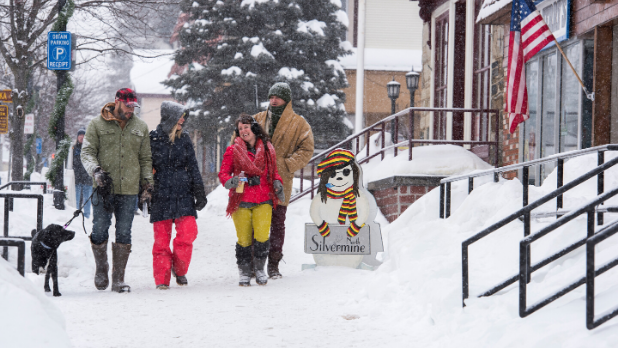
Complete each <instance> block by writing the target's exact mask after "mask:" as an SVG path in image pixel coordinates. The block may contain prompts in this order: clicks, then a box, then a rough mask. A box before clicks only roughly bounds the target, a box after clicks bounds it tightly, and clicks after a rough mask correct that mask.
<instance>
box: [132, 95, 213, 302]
mask: <svg viewBox="0 0 618 348" xmlns="http://www.w3.org/2000/svg"><path fill="white" fill-rule="evenodd" d="M186 117H187V114H186V113H185V110H184V107H183V106H182V105H180V104H178V103H174V102H170V101H164V102H163V104H162V105H161V123H160V124H159V125H158V126H157V129H156V130H153V131H152V132H150V146H151V149H152V166H153V169H154V172H155V173H154V184H155V186H154V187H155V189H154V194H153V196H152V214H151V215H150V222H152V223H153V224H154V225H153V229H154V245H153V247H152V268H153V274H154V279H155V284H156V286H157V289H160V290H166V289H168V288H169V285H170V278H171V274H170V273H173V274H174V276H175V277H176V284H178V285H180V286H184V285H188V281H187V277H186V274H187V272H188V270H189V264H190V263H191V254H192V252H193V241H195V238H197V224H196V222H195V219H196V218H197V212H196V210H202V209H203V208H204V207H205V206H206V203H207V200H206V192H205V190H204V184H203V182H202V177H201V175H200V172H199V169H198V167H197V159H196V158H195V151H194V150H193V143H192V142H191V138H190V137H189V134H188V133H187V132H183V131H182V125H183V123H184V122H185V120H186ZM140 208H141V207H140ZM172 225H176V237H175V238H174V243H173V244H174V250H173V251H172V250H171V249H170V240H171V238H172Z"/></svg>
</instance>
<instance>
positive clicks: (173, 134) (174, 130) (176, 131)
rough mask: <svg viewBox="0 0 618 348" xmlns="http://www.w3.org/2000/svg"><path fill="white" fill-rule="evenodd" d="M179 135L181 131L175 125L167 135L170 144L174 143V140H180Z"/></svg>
mask: <svg viewBox="0 0 618 348" xmlns="http://www.w3.org/2000/svg"><path fill="white" fill-rule="evenodd" d="M181 134H182V130H179V129H178V123H176V124H175V125H174V128H172V130H171V131H170V134H168V135H169V137H170V141H171V142H172V144H173V143H174V140H176V138H180V135H181Z"/></svg>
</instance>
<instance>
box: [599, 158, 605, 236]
mask: <svg viewBox="0 0 618 348" xmlns="http://www.w3.org/2000/svg"><path fill="white" fill-rule="evenodd" d="M603 163H605V152H604V151H599V154H598V161H597V164H598V165H599V166H600V165H602V164H603ZM604 179H605V172H600V173H599V175H598V177H597V195H600V194H602V193H603V192H604V191H605V180H604ZM597 225H599V226H600V225H603V213H597Z"/></svg>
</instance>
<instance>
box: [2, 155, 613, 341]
mask: <svg viewBox="0 0 618 348" xmlns="http://www.w3.org/2000/svg"><path fill="white" fill-rule="evenodd" d="M613 156H615V155H614V154H608V155H606V158H613ZM370 165H372V164H370ZM376 165H377V164H376ZM594 165H596V156H595V155H590V156H584V157H579V158H575V159H572V160H570V161H568V162H567V163H566V167H565V182H568V181H570V180H572V179H573V178H575V177H576V176H578V175H580V174H581V173H584V172H586V171H588V170H590V168H592V167H593V166H594ZM368 169H371V168H368ZM605 182H606V190H607V189H608V188H610V187H615V186H616V185H618V168H615V169H612V170H610V171H609V172H608V173H606V175H605ZM475 183H476V185H475V189H474V191H473V192H472V193H471V194H470V195H468V194H467V182H466V181H462V182H459V183H457V184H454V185H453V214H452V216H451V217H450V218H449V219H446V220H440V219H439V218H438V190H433V191H431V192H430V193H429V194H427V195H426V196H424V197H423V198H422V199H420V200H419V201H417V202H416V203H414V204H413V205H412V206H411V207H410V208H408V210H407V211H406V212H405V213H404V214H403V215H402V216H401V217H400V218H399V219H398V220H396V221H395V222H394V223H392V224H390V225H387V224H386V223H384V222H383V221H381V223H382V226H383V228H382V232H383V236H384V240H385V248H386V252H385V253H384V255H383V258H384V260H385V262H384V264H383V265H382V266H381V267H380V268H379V269H378V270H377V271H375V272H369V271H361V270H353V269H346V268H336V267H333V268H324V267H322V268H317V269H312V270H305V271H302V270H301V265H302V264H305V263H313V259H312V257H311V256H310V255H306V254H304V252H303V225H304V223H305V222H309V221H310V218H309V215H308V210H309V203H310V200H309V198H305V199H302V200H300V201H299V202H297V203H294V204H292V205H291V206H290V207H289V209H288V220H287V222H286V225H287V238H286V244H285V248H284V254H285V256H284V259H285V263H282V264H281V270H282V273H283V274H284V278H282V279H280V280H274V281H273V280H271V281H269V283H268V285H267V286H265V287H259V286H251V287H250V288H240V287H238V286H237V281H238V279H237V270H236V265H235V258H234V243H235V242H236V237H235V232H234V228H233V224H232V222H231V220H229V219H227V218H225V216H224V214H225V213H224V210H225V204H226V201H227V199H226V192H225V190H223V189H221V188H219V189H218V190H216V191H215V192H213V193H212V194H211V195H209V204H208V206H207V208H206V209H205V210H204V211H202V212H200V213H199V219H198V228H199V235H198V238H197V240H196V242H195V250H194V254H193V262H192V264H191V268H190V270H189V274H188V279H189V286H188V287H186V288H180V287H177V286H175V284H173V283H172V286H171V289H170V290H168V291H159V290H155V284H154V281H153V279H152V266H151V263H152V256H151V247H152V243H153V237H152V226H151V224H149V223H148V220H146V219H144V218H142V217H136V218H135V222H134V228H133V253H132V255H131V258H130V259H129V264H128V266H127V275H126V280H127V282H128V283H129V284H131V286H132V292H131V293H130V294H115V293H111V292H110V291H109V290H108V291H97V290H95V289H94V286H93V284H92V276H93V273H94V261H93V259H92V255H91V251H90V246H89V244H88V240H87V238H86V236H85V235H84V232H83V231H82V230H81V226H80V224H79V223H77V222H74V223H73V225H72V226H71V228H72V229H73V230H75V231H76V233H77V235H76V237H75V239H74V240H73V241H71V242H68V243H66V244H64V245H62V246H61V248H60V255H59V263H60V275H61V278H60V291H61V293H62V295H63V296H62V297H60V298H53V297H51V296H49V294H45V295H43V296H40V295H41V294H39V295H36V296H37V298H40V297H45V296H47V297H48V299H47V300H48V302H45V301H44V300H46V299H44V298H43V299H42V300H39V302H41V303H42V304H43V305H42V306H47V303H53V304H55V306H57V308H59V309H60V311H61V312H62V313H63V315H64V318H65V322H66V333H64V331H63V330H62V320H61V318H60V319H59V318H55V322H57V323H58V325H57V330H56V331H57V332H56V333H55V334H54V335H55V336H53V337H57V342H59V343H58V344H57V345H56V346H59V347H62V346H66V340H63V337H65V336H66V335H68V337H69V338H70V340H71V343H72V345H73V346H74V347H141V346H149V347H168V346H178V345H183V346H204V345H207V346H226V347H240V346H246V345H247V344H252V345H254V346H273V345H278V346H287V347H317V346H325V345H326V346H342V347H372V346H389V347H410V346H414V347H452V346H458V347H522V346H525V347H543V348H546V347H615V346H617V345H618V331H617V330H616V327H617V326H618V319H614V320H611V321H609V322H607V323H606V324H604V325H603V326H601V327H599V328H597V329H595V330H593V331H588V330H587V329H586V328H585V287H583V286H582V287H580V288H578V289H576V290H575V291H573V292H572V293H570V294H568V295H566V296H564V297H563V298H561V299H559V300H557V301H556V302H554V303H552V304H550V305H548V306H547V307H545V308H543V309H541V310H539V311H538V312H536V313H534V314H532V315H530V316H529V317H527V318H525V319H521V318H519V316H518V310H517V304H518V302H517V300H518V298H517V296H518V293H517V288H516V285H513V286H510V287H508V288H507V289H505V290H503V291H502V292H500V293H498V294H496V295H494V296H492V297H489V298H482V299H477V298H475V296H474V295H475V294H478V293H481V292H482V291H484V290H486V289H487V288H489V287H491V286H493V285H495V284H497V283H499V282H500V281H501V280H502V279H504V278H507V277H510V276H511V275H513V274H515V273H516V272H517V267H518V250H519V249H518V242H519V240H520V239H521V238H522V236H523V227H522V223H521V222H519V221H515V222H513V223H511V224H509V225H507V226H506V227H504V228H503V229H501V230H499V231H498V232H496V233H494V234H493V235H491V236H489V237H487V238H485V239H483V240H482V241H480V242H478V243H477V244H475V245H473V246H472V247H471V249H470V294H471V296H470V299H469V300H467V301H466V304H467V307H466V308H462V307H461V251H460V250H461V241H463V240H464V239H466V238H468V237H470V236H471V235H473V234H475V233H477V232H478V231H480V230H481V229H483V228H484V227H486V226H489V225H490V224H492V223H494V222H496V221H498V220H499V219H500V218H502V217H504V216H506V215H508V214H509V213H511V212H513V211H515V210H516V209H518V208H519V207H521V184H520V183H519V181H517V180H511V181H507V180H501V181H500V182H498V183H493V182H491V177H488V178H486V179H479V180H477V181H476V182H475ZM555 184H556V176H555V173H553V174H552V175H550V177H549V178H548V179H547V180H545V183H544V185H543V186H542V187H538V188H531V192H530V201H533V200H534V199H536V198H539V197H541V196H542V195H543V194H545V193H547V192H549V191H551V190H552V189H553V188H554V187H555ZM594 192H596V181H595V180H591V181H589V182H587V183H584V184H583V185H582V187H581V188H577V189H575V190H572V192H570V193H568V194H566V195H565V208H567V209H568V208H572V207H574V206H578V205H580V204H581V203H583V202H584V201H585V200H587V199H588V198H589V197H590V196H591V194H593V193H594ZM50 198H51V197H46V203H45V212H46V215H45V222H44V224H45V225H46V224H49V223H52V222H56V223H64V222H66V220H68V218H69V217H70V215H71V213H70V211H64V212H58V211H55V210H54V209H53V208H51V206H50V204H51V202H50V201H51V199H50ZM616 201H617V200H614V204H615V203H616ZM610 204H611V202H610ZM554 207H555V201H554V202H550V203H549V204H547V205H546V206H543V207H541V208H539V209H538V211H551V210H552V209H554ZM12 214H16V215H18V216H19V217H16V218H13V216H14V215H11V216H12V220H11V221H12V222H11V231H12V232H11V233H13V231H17V232H15V233H16V234H17V233H18V232H19V233H25V231H26V230H29V229H31V228H32V226H30V225H27V224H32V225H33V224H34V222H33V219H32V216H33V215H34V214H33V213H32V206H31V207H28V206H27V204H26V203H19V201H16V208H15V213H12ZM615 219H616V215H614V214H608V215H606V221H611V220H615ZM552 221H553V219H551V218H544V219H538V220H535V221H534V222H533V226H532V230H533V233H534V232H535V231H538V230H539V228H541V227H542V226H545V225H547V224H549V223H551V222H552ZM585 226H586V221H585V218H584V217H582V218H580V219H577V220H576V221H573V222H571V223H569V224H567V225H566V226H565V227H563V228H562V229H561V230H559V231H557V232H555V233H553V234H551V235H548V236H546V237H544V238H542V239H541V240H540V241H539V242H538V244H535V245H533V247H532V253H533V260H535V261H538V260H540V259H541V258H542V257H543V256H546V255H548V254H550V253H553V252H555V251H557V250H559V249H561V248H562V247H563V246H565V245H568V244H570V242H572V241H574V240H576V239H578V238H582V237H583V236H584V235H585V233H586V232H585ZM86 228H87V229H88V230H89V229H90V225H89V224H88V222H87V225H86ZM22 230H24V232H21V231H22ZM11 255H12V258H11V263H12V264H11V266H10V267H14V262H15V257H14V253H12V254H11ZM617 255H618V236H615V237H612V238H610V239H608V240H606V241H605V242H603V243H602V244H600V245H599V246H598V247H597V267H600V265H601V264H603V263H604V262H607V261H609V260H611V259H612V258H613V257H615V256H617ZM584 256H585V255H584V249H583V248H580V249H578V250H577V251H576V252H573V253H571V254H570V255H569V256H567V257H564V258H562V259H560V260H559V261H557V262H555V263H553V264H551V265H549V266H547V267H546V268H544V269H542V270H540V271H538V272H535V274H534V275H533V279H532V282H531V284H530V286H529V292H528V294H529V295H528V303H529V304H532V303H534V302H535V301H537V300H539V299H541V298H543V297H545V296H547V295H548V294H550V293H552V292H555V291H556V290H557V289H560V288H561V287H563V286H565V285H567V284H569V283H570V282H572V281H573V280H576V279H578V278H579V277H582V276H583V275H584V270H585V262H584V261H585V259H584ZM2 262H3V261H0V263H2ZM27 262H28V263H29V259H28V260H27ZM5 264H6V263H5ZM28 268H29V266H28ZM3 274H4V273H2V272H0V293H2V294H3V290H2V289H4V288H6V285H4V283H6V282H7V279H6V277H4V276H3ZM617 274H618V270H616V269H614V270H611V271H609V272H607V273H605V274H604V275H602V276H600V277H598V278H597V282H596V285H597V289H596V290H597V292H596V294H597V315H598V314H600V313H602V312H603V311H605V310H607V309H610V308H614V307H616V306H618V299H617V298H618V297H617V296H616V294H617V292H618V282H616V281H615V279H616V275H617ZM11 279H13V278H11ZM27 279H29V280H31V281H32V282H33V283H34V289H35V290H36V291H39V292H41V293H42V291H43V290H42V287H43V276H36V275H33V274H32V273H29V274H27ZM10 281H11V280H8V282H10ZM3 282H4V283H3ZM22 283H26V282H22ZM29 291H31V290H29ZM11 296H12V297H11V298H10V300H5V301H13V300H14V301H16V302H17V301H19V300H20V299H19V298H18V297H17V296H13V295H11ZM2 298H4V296H0V299H2ZM17 307H18V306H16V305H15V306H13V307H10V308H17ZM2 308H3V309H4V308H5V307H4V306H2ZM15 310H17V309H15ZM39 311H40V310H39ZM4 312H5V311H4V310H3V313H4ZM48 312H49V313H52V314H51V315H50V314H48V316H49V317H50V318H51V319H49V320H51V321H53V320H54V316H53V313H54V310H53V308H52V309H51V310H48ZM32 313H33V314H32V315H34V312H32ZM13 315H16V314H13ZM10 317H12V316H11V315H8V316H7V315H3V316H2V317H0V337H7V335H8V337H9V338H11V337H12V338H14V340H13V341H9V342H16V341H17V338H19V339H21V340H20V342H30V341H32V342H41V341H40V338H37V337H39V336H40V332H39V330H34V332H33V331H32V326H30V325H29V326H27V327H20V326H19V325H13V326H9V324H10V322H9V321H8V320H10V319H8V318H10ZM7 328H11V331H9V330H8V329H7ZM63 335H64V336H63ZM37 339H38V341H37ZM29 340H30V341H29ZM12 346H13V345H12ZM16 346H19V345H16ZM23 346H24V347H30V346H40V344H39V345H35V344H30V345H23Z"/></svg>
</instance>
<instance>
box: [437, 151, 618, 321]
mask: <svg viewBox="0 0 618 348" xmlns="http://www.w3.org/2000/svg"><path fill="white" fill-rule="evenodd" d="M616 150H618V146H617V145H605V146H599V147H596V148H592V149H587V150H581V151H574V152H571V153H568V154H560V155H556V156H552V158H551V159H549V158H546V159H540V160H537V161H535V162H536V163H535V164H538V163H542V162H546V161H548V160H557V161H558V173H557V174H558V180H557V181H558V184H557V185H558V188H557V189H556V190H554V191H553V192H550V193H548V194H546V195H545V196H543V197H541V198H539V199H537V200H536V201H534V202H532V203H528V192H527V191H528V190H527V185H526V184H527V183H524V194H523V205H524V206H523V208H521V209H519V210H518V211H516V212H514V213H512V214H510V215H509V216H507V217H505V218H503V219H502V220H500V221H498V222H496V223H494V224H493V225H491V226H489V227H487V228H485V229H484V230H482V231H481V232H479V233H477V234H476V235H474V236H472V237H470V238H468V239H466V240H465V241H463V242H462V259H461V262H462V304H463V306H465V299H467V298H468V296H469V270H468V264H469V253H468V250H469V247H470V245H472V244H474V243H476V242H477V241H479V240H481V239H482V238H484V237H486V236H488V235H490V234H492V233H494V232H496V231H497V230H498V229H500V228H501V227H503V226H505V225H507V224H508V223H510V222H512V221H515V220H516V219H520V220H522V221H523V228H524V239H522V240H521V242H520V246H519V249H520V250H519V251H520V259H519V273H518V274H516V275H513V276H511V277H509V278H508V279H506V280H504V281H502V282H501V283H500V284H498V285H496V286H494V287H493V288H491V289H489V290H486V291H484V292H482V293H481V294H480V295H479V297H483V296H491V295H493V294H495V293H497V292H498V291H500V290H503V289H504V288H506V287H507V286H509V285H511V284H514V283H515V282H517V281H519V315H520V317H522V318H524V317H526V316H528V315H530V314H532V313H534V312H535V311H537V310H539V309H541V308H543V307H544V306H546V305H548V304H549V303H551V302H553V301H555V300H557V299H558V298H560V297H562V296H564V295H565V294H567V293H569V292H571V291H572V290H574V289H576V288H577V287H579V286H580V285H583V284H584V283H588V293H587V299H586V301H587V314H586V317H587V327H588V328H589V329H593V328H594V327H597V326H598V325H601V324H602V323H604V322H606V321H607V320H609V319H611V318H613V317H614V316H616V315H618V309H617V310H615V311H613V312H611V313H609V314H606V315H604V316H603V317H602V318H601V319H599V320H597V321H594V318H593V317H594V290H593V289H594V278H595V277H596V276H598V275H600V274H602V273H604V272H605V271H607V270H609V269H610V268H612V267H614V266H615V265H616V264H618V259H616V260H614V261H612V262H610V263H609V264H606V265H604V266H603V267H602V268H600V269H599V270H595V268H594V245H596V244H597V243H600V242H601V241H603V240H605V239H606V238H608V237H609V236H610V235H613V234H614V233H616V231H618V221H614V222H612V223H611V224H609V225H608V226H605V227H604V228H602V229H601V230H599V231H598V233H597V234H595V218H596V220H597V221H596V222H597V225H602V224H603V214H604V213H606V212H615V211H618V208H617V207H602V208H599V206H600V205H602V204H603V203H604V202H605V201H607V200H608V199H610V198H612V197H614V196H616V195H617V194H618V188H614V189H612V190H610V191H609V192H607V193H604V172H605V171H606V170H608V169H609V168H611V167H613V166H615V165H616V164H618V157H616V158H614V159H612V160H610V161H608V162H605V160H604V159H605V157H604V152H605V151H616ZM593 151H598V166H597V167H596V168H594V169H592V170H590V171H589V172H587V173H585V174H583V175H581V176H579V177H578V178H576V179H574V180H572V181H571V182H569V183H567V184H564V183H563V178H562V175H563V170H562V169H563V165H564V159H566V158H569V157H574V156H580V155H582V154H585V153H590V152H593ZM532 164H533V163H531V162H527V163H524V164H522V165H523V166H522V165H517V166H509V167H510V170H513V169H517V168H516V167H521V168H522V169H523V170H524V172H523V174H524V177H525V174H526V173H527V168H528V167H529V166H530V165H532ZM514 167H515V168H514ZM505 168H507V167H504V168H499V169H502V172H506V171H508V170H505ZM499 173H500V171H499V170H491V171H486V172H482V173H477V174H475V175H474V176H481V175H489V174H493V175H494V180H495V181H497V176H498V174H499ZM595 176H596V177H597V195H598V196H597V197H596V198H595V199H593V200H591V201H590V202H587V203H586V204H584V205H582V206H580V207H579V208H577V209H575V210H572V211H562V212H560V213H559V214H556V216H557V217H558V219H557V220H556V221H555V222H553V223H552V224H550V225H548V226H546V227H544V228H542V229H541V230H539V231H538V232H536V233H535V234H531V227H530V217H531V214H532V211H533V210H534V209H536V208H538V207H540V206H542V205H543V204H545V203H547V202H549V201H551V200H552V199H556V201H557V203H556V210H557V212H558V211H559V209H560V208H562V203H563V201H562V197H563V195H564V193H565V192H567V191H569V190H571V189H572V188H574V187H576V186H578V185H580V184H582V183H583V182H585V181H587V180H590V179H592V178H594V177H595ZM465 178H468V179H469V191H472V187H471V186H472V185H473V181H471V180H470V177H466V176H459V177H457V178H446V179H444V180H443V181H446V182H443V183H441V187H445V188H448V189H450V187H449V186H450V183H451V182H452V181H455V180H453V179H457V180H463V179H465ZM449 179H450V181H449ZM444 191H446V189H443V190H442V191H441V193H444ZM449 193H450V192H449ZM449 198H450V195H446V197H444V199H443V200H442V202H441V206H442V205H443V204H444V203H446V204H449V203H450V199H449ZM446 204H445V206H446V207H447V206H448V205H446ZM441 212H442V209H441ZM444 212H445V213H447V212H449V213H450V211H449V210H448V209H445V211H444ZM583 214H587V235H586V237H585V238H583V239H580V240H578V241H576V242H575V243H572V244H571V245H569V246H567V247H565V248H563V249H562V250H560V251H558V252H556V253H554V254H553V255H551V256H549V257H546V258H545V259H543V260H541V261H539V262H537V263H536V264H531V250H530V245H531V244H532V243H533V242H534V241H536V240H539V239H540V238H542V237H544V236H546V235H547V234H549V233H550V232H552V231H555V230H556V229H558V228H559V227H561V226H563V225H565V224H566V223H568V222H570V221H572V220H574V219H575V218H577V217H579V216H581V215H583ZM441 217H444V216H441ZM446 217H448V216H446ZM597 236H601V237H597ZM603 236H605V237H603ZM589 241H590V242H589ZM585 244H587V245H588V246H587V248H588V256H587V262H588V271H587V275H586V276H584V277H582V278H581V279H579V280H578V281H576V282H574V283H572V284H570V285H568V286H566V287H564V288H563V289H561V290H560V291H558V292H556V293H554V294H552V295H551V296H549V297H547V298H545V299H543V300H541V301H538V302H536V303H535V304H534V305H532V306H531V307H527V304H526V300H527V292H526V291H527V284H528V283H529V282H530V279H531V275H532V273H533V272H535V271H537V270H539V269H541V268H542V267H544V266H546V265H548V264H550V263H552V262H554V261H556V260H558V259H559V258H561V257H563V256H565V255H567V254H569V253H571V252H573V251H574V250H576V249H578V248H580V247H582V246H583V245H585ZM591 250H592V251H591ZM591 255H592V256H591ZM591 269H592V270H591ZM591 288H592V292H590V291H591V290H590V289H591ZM591 303H592V304H591ZM591 313H592V314H591Z"/></svg>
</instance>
